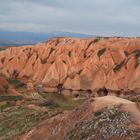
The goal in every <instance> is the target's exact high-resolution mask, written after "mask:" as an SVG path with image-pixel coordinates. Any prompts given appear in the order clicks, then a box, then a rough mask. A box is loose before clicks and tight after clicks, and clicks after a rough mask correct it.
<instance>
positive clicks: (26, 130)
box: [0, 37, 140, 140]
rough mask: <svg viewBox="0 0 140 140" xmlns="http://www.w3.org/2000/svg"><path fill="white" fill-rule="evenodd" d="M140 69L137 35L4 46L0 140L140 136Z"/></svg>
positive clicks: (127, 138) (115, 139)
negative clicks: (135, 36)
mask: <svg viewBox="0 0 140 140" xmlns="http://www.w3.org/2000/svg"><path fill="white" fill-rule="evenodd" d="M139 64H140V39H139V38H117V37H113V38H103V37H102V38H85V39H80V38H70V37H68V38H66V37H57V38H52V39H49V40H48V41H46V42H44V43H38V44H36V45H25V46H17V47H14V46H13V47H8V48H6V49H4V50H3V47H2V49H1V51H0V122H1V123H0V139H2V140H7V139H9V140H10V139H11V140H19V139H21V140H57V139H58V140H61V139H62V140H78V139H80V140H84V139H88V140H97V139H98V140H131V139H132V138H133V139H136V140H138V139H140V121H139V118H140V65H139Z"/></svg>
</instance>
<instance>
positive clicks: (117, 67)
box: [113, 60, 125, 72]
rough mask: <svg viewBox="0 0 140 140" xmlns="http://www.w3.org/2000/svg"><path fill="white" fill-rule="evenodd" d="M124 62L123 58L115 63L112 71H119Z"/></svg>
mask: <svg viewBox="0 0 140 140" xmlns="http://www.w3.org/2000/svg"><path fill="white" fill-rule="evenodd" d="M124 64H125V60H123V61H121V62H120V63H119V64H117V65H116V66H115V67H114V69H113V70H114V72H117V71H119V70H120V69H121V68H122V67H123V66H124Z"/></svg>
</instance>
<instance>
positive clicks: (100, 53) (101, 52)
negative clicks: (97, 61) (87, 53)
mask: <svg viewBox="0 0 140 140" xmlns="http://www.w3.org/2000/svg"><path fill="white" fill-rule="evenodd" d="M105 51H106V48H103V49H101V50H99V51H98V53H97V55H98V57H99V58H100V57H101V56H102V55H103V54H104V53H105Z"/></svg>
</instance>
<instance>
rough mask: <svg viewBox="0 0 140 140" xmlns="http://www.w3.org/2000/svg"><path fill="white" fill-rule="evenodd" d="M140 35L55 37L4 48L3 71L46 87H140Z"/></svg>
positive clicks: (51, 89) (0, 57)
mask: <svg viewBox="0 0 140 140" xmlns="http://www.w3.org/2000/svg"><path fill="white" fill-rule="evenodd" d="M139 64H140V39H138V38H88V39H77V38H53V39H50V40H49V41H47V42H45V43H39V44H36V45H35V46H22V47H12V48H8V49H6V50H4V51H1V52H0V73H2V74H4V75H6V76H7V77H12V78H20V79H23V80H25V81H26V82H27V83H28V81H30V83H33V84H34V85H37V84H42V87H43V89H44V91H47V92H56V91H58V90H61V89H71V90H75V91H77V90H90V91H98V90H99V89H101V88H106V89H108V90H113V91H118V90H121V89H123V90H126V91H128V90H133V91H135V92H137V93H139V91H140V65H139Z"/></svg>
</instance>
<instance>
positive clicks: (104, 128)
mask: <svg viewBox="0 0 140 140" xmlns="http://www.w3.org/2000/svg"><path fill="white" fill-rule="evenodd" d="M130 122H131V119H130V115H129V113H128V112H125V111H122V110H121V109H120V106H114V107H112V108H104V109H102V110H101V111H98V112H95V113H93V114H92V115H91V117H90V118H89V119H86V120H84V121H82V122H81V123H77V124H76V125H75V127H74V128H72V130H71V131H69V132H68V133H67V134H66V135H65V138H64V139H65V140H83V139H88V140H94V139H99V140H109V139H112V138H113V137H117V138H118V139H120V138H124V137H127V136H130V137H131V138H135V139H138V138H139V135H138V133H137V131H136V130H135V129H134V128H133V127H131V126H130Z"/></svg>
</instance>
